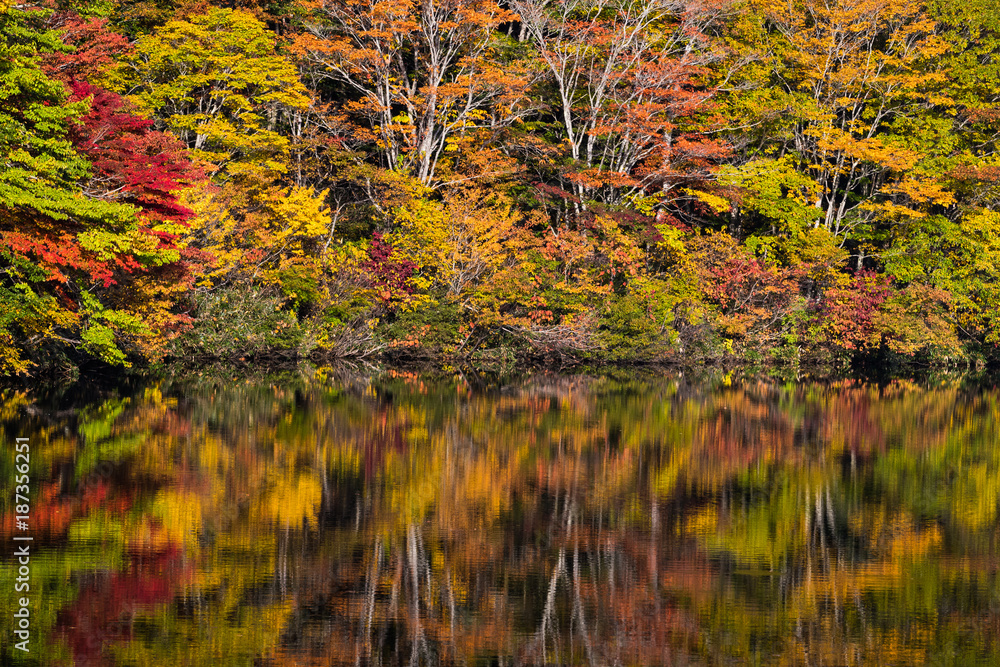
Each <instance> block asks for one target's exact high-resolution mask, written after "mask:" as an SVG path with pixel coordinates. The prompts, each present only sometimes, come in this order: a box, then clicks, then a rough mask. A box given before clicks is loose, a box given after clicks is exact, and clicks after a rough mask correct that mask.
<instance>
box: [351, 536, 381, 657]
mask: <svg viewBox="0 0 1000 667" xmlns="http://www.w3.org/2000/svg"><path fill="white" fill-rule="evenodd" d="M381 565H382V538H381V537H376V538H375V548H374V549H372V564H371V566H370V567H369V568H368V578H367V580H366V581H365V605H364V609H363V612H362V613H363V614H364V617H363V619H362V623H361V629H360V632H359V633H358V641H357V646H356V649H355V659H354V664H355V665H359V664H360V663H361V654H362V648H363V649H364V655H365V657H366V658H371V654H372V646H371V636H372V622H373V621H374V619H375V592H376V591H377V590H378V580H379V572H380V570H381ZM362 643H363V644H364V646H362Z"/></svg>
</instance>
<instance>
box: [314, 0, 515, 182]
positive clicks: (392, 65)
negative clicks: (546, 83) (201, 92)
mask: <svg viewBox="0 0 1000 667" xmlns="http://www.w3.org/2000/svg"><path fill="white" fill-rule="evenodd" d="M305 7H306V8H307V9H308V10H309V12H310V14H309V15H310V17H311V18H310V19H309V20H308V21H307V23H306V29H307V32H306V34H304V35H302V36H301V37H300V38H298V39H297V41H296V45H295V49H296V53H297V54H298V55H299V57H300V59H301V60H302V61H303V62H304V63H305V64H306V66H307V67H309V68H311V69H312V71H313V75H314V76H315V77H318V78H320V79H326V80H329V81H330V82H333V83H336V84H338V85H339V86H342V90H343V91H344V93H345V95H344V98H343V100H342V102H341V103H340V113H341V114H343V117H344V118H345V119H346V120H347V121H348V122H349V123H350V127H351V138H352V139H353V140H354V142H356V144H357V145H359V146H364V147H365V148H366V149H367V150H370V151H371V152H372V153H375V154H376V155H378V156H379V158H380V163H381V166H382V167H384V168H386V169H391V170H399V171H403V172H406V173H408V174H411V175H412V176H414V177H415V178H417V179H418V180H419V181H420V182H421V183H422V184H424V185H432V184H435V183H437V181H438V180H439V179H438V177H437V175H438V170H439V165H440V164H441V162H442V160H444V159H446V158H447V157H448V155H447V153H448V151H449V150H453V146H454V142H455V141H456V139H457V138H459V137H465V136H469V135H473V136H477V137H479V136H485V137H486V138H487V139H490V140H496V139H497V137H498V136H499V133H500V132H501V131H502V130H503V129H504V128H506V127H508V126H509V125H510V124H511V123H513V122H514V121H515V120H517V119H518V118H519V117H521V116H522V114H523V113H524V109H523V106H522V104H523V91H524V86H525V79H524V73H523V72H521V71H519V68H518V67H517V66H516V64H513V63H510V62H504V60H503V59H501V58H500V57H499V55H500V54H501V53H502V51H503V49H502V44H501V37H500V36H498V34H497V32H496V31H497V28H498V27H500V26H501V24H503V23H505V22H510V21H513V20H514V19H515V16H514V14H513V13H512V12H510V11H509V10H506V9H503V8H502V7H501V6H500V5H498V4H497V3H496V2H494V1H493V0H419V1H416V2H402V3H400V2H393V1H391V0H348V1H346V2H314V3H308V4H306V5H305ZM480 143H481V142H480Z"/></svg>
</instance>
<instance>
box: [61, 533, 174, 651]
mask: <svg viewBox="0 0 1000 667" xmlns="http://www.w3.org/2000/svg"><path fill="white" fill-rule="evenodd" d="M182 563H183V559H182V551H181V549H180V548H179V547H177V546H173V545H172V546H169V547H167V548H166V549H163V550H160V551H155V552H150V551H141V552H133V553H132V554H130V559H129V564H128V565H127V566H126V568H125V570H124V571H121V572H113V573H104V572H95V573H92V574H89V575H85V576H83V577H81V579H82V581H81V582H80V594H79V596H78V598H77V600H76V602H74V603H73V604H72V605H70V606H69V607H67V608H65V609H63V610H62V611H61V612H60V613H59V620H58V623H57V626H56V627H57V631H58V632H59V633H60V634H61V635H62V636H64V637H65V638H66V641H67V643H68V644H69V646H70V648H71V649H72V651H73V659H74V664H76V665H78V666H79V665H100V664H105V662H106V661H105V660H104V658H103V653H104V647H105V646H106V645H107V644H109V643H111V642H117V641H123V640H128V639H130V638H131V636H132V626H131V620H132V618H133V616H134V612H136V611H137V610H139V609H149V608H150V607H152V606H153V605H158V604H163V603H165V602H169V601H170V600H172V599H173V597H174V590H175V589H176V587H177V585H178V584H179V583H180V582H181V581H182V580H183V579H184V578H185V575H186V570H187V569H188V566H185V565H183V564H182Z"/></svg>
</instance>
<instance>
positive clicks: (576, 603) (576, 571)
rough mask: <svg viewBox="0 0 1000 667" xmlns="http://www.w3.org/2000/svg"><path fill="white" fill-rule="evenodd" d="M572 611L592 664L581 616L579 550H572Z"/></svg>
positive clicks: (590, 645)
mask: <svg viewBox="0 0 1000 667" xmlns="http://www.w3.org/2000/svg"><path fill="white" fill-rule="evenodd" d="M573 611H574V614H575V616H576V619H577V623H578V624H579V627H580V634H581V635H583V646H584V648H585V649H586V650H587V662H589V663H590V664H591V665H592V666H593V664H594V647H593V645H592V644H591V643H590V631H589V630H588V629H587V619H586V618H585V617H584V615H583V598H582V597H581V595H580V548H579V547H574V548H573Z"/></svg>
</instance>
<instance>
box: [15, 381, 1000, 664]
mask: <svg viewBox="0 0 1000 667" xmlns="http://www.w3.org/2000/svg"><path fill="white" fill-rule="evenodd" d="M0 397H2V400H0V424H2V429H3V441H4V456H3V460H2V462H0V475H2V479H3V480H4V481H3V485H4V486H3V488H5V489H9V490H10V491H9V492H5V493H4V497H3V501H2V505H0V508H2V511H3V520H2V523H0V533H2V535H0V537H2V540H3V543H5V544H7V545H12V544H15V543H14V542H12V538H13V536H15V535H23V534H25V533H24V532H23V531H20V530H18V528H17V527H16V525H15V520H14V513H15V512H14V502H13V498H12V494H13V479H14V475H15V471H14V453H13V439H14V438H15V437H17V436H22V437H29V438H30V443H31V477H32V482H31V502H32V509H31V514H30V527H29V530H28V531H27V534H30V535H32V536H33V537H34V541H33V542H32V561H31V563H32V564H31V568H32V573H31V581H30V583H31V592H30V596H31V598H30V599H31V610H32V614H33V616H32V620H31V623H32V625H31V644H30V648H31V653H30V654H28V656H27V660H22V662H24V664H46V665H48V664H64V665H71V664H77V665H376V664H382V665H431V664H444V665H518V664H524V665H539V664H578V665H668V664H677V665H685V664H694V665H700V664H707V665H730V664H732V665H743V664H761V665H786V664H787V665H798V664H801V665H861V664H865V665H868V664H871V665H911V664H940V665H946V664H954V665H972V664H984V665H994V664H1000V644H998V635H1000V581H998V576H997V567H998V563H1000V560H998V552H1000V543H998V537H1000V517H998V502H1000V426H998V423H1000V392H998V391H996V390H993V389H968V388H963V387H962V386H960V385H959V384H954V385H951V384H947V383H946V384H944V385H939V386H936V387H933V388H929V387H923V386H918V385H916V384H913V383H908V382H896V383H892V384H888V385H883V386H871V385H865V384H861V383H851V382H846V383H839V384H833V385H830V384H824V385H819V384H788V385H782V384H775V383H768V382H750V381H734V380H727V379H725V378H722V379H716V380H714V381H689V380H687V379H686V378H683V377H666V378H655V379H651V380H627V381H623V380H612V379H594V378H582V377H559V376H537V377H535V378H533V379H531V380H527V381H524V382H520V383H515V384H512V385H507V386H502V387H500V386H495V385H494V386H482V385H477V383H475V382H468V381H466V380H465V379H462V378H454V379H445V380H440V379H439V380H435V381H432V380H430V379H426V378H421V377H418V376H415V375H409V374H405V373H388V374H383V375H380V376H377V377H376V378H374V379H371V378H368V379H364V378H357V377H349V376H346V375H339V376H338V375H334V374H330V375H324V373H322V372H321V373H319V374H317V375H315V376H306V375H304V374H301V373H297V374H289V375H286V376H283V377H279V378H271V379H263V380H258V379H251V380H246V379H245V378H243V377H240V376H239V375H237V376H236V377H232V376H229V377H216V378H215V379H211V380H209V379H202V380H195V381H185V382H168V381H162V382H159V383H154V384H149V385H148V386H140V387H138V388H132V389H129V390H127V391H125V390H121V391H118V392H112V393H110V394H108V395H104V396H102V395H99V394H97V393H90V394H86V395H80V394H79V393H69V394H67V395H66V396H64V397H62V398H61V399H58V400H41V401H40V402H39V401H37V400H36V398H35V397H33V395H32V394H30V393H25V392H17V391H12V390H8V391H6V392H4V393H2V394H0ZM5 549H6V550H7V551H8V554H5V556H4V558H3V560H2V565H0V590H2V596H3V604H4V608H5V614H4V624H5V626H4V627H9V625H8V624H9V623H10V621H11V614H10V612H9V610H12V609H14V605H15V599H16V598H17V597H18V595H17V594H15V593H14V592H13V589H14V578H15V576H16V565H15V563H14V561H13V559H12V558H11V557H10V556H9V553H12V552H13V547H11V546H8V547H5ZM13 641H14V639H12V634H11V633H10V632H9V631H6V630H5V631H4V633H3V635H2V637H0V646H2V654H0V659H2V661H3V664H11V663H12V660H13V659H14V658H17V659H18V660H21V659H22V658H23V657H24V654H22V653H21V652H19V651H16V650H15V649H14V648H13Z"/></svg>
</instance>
